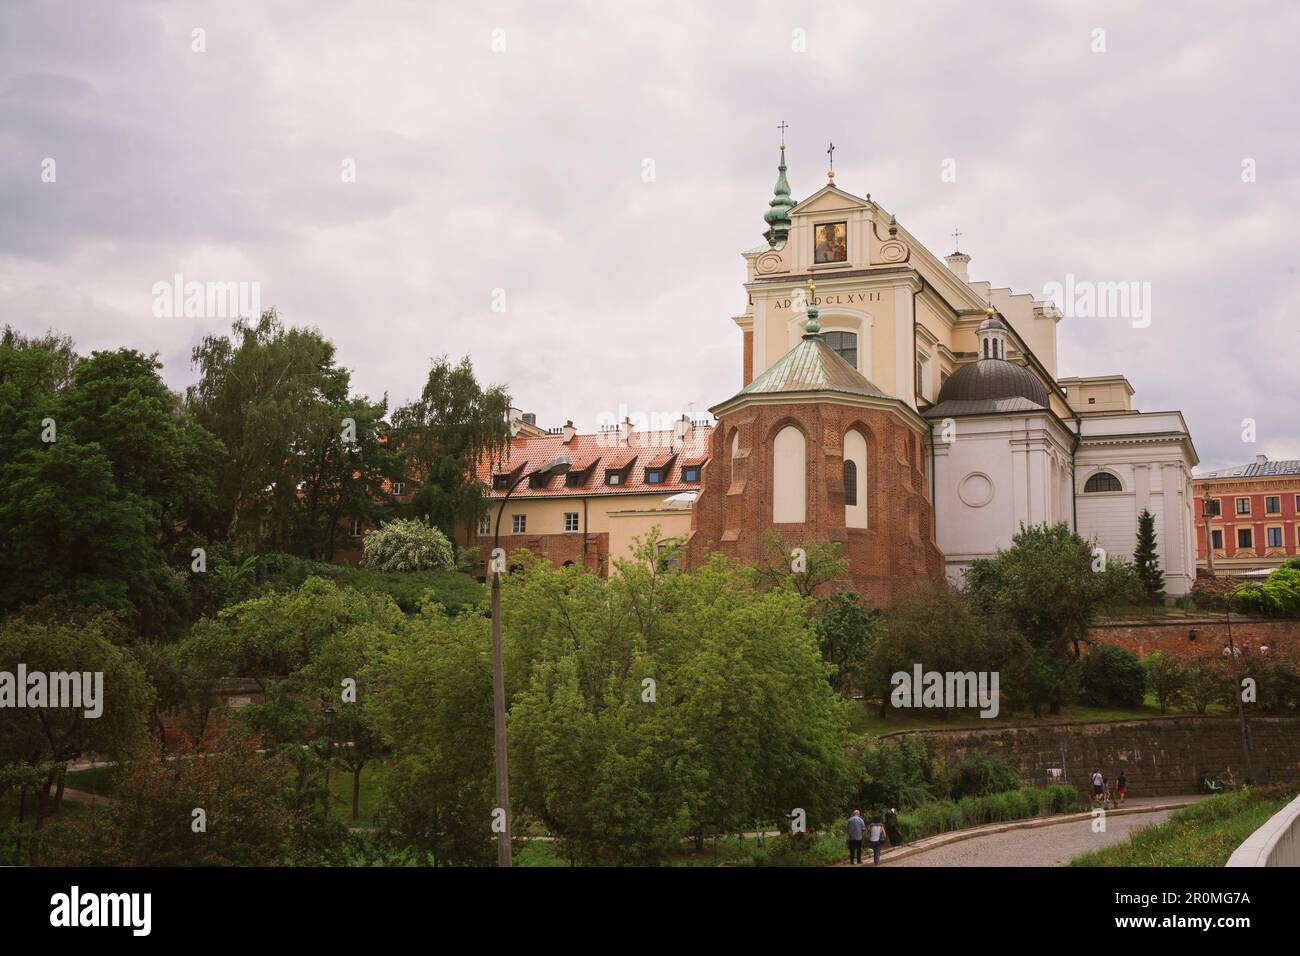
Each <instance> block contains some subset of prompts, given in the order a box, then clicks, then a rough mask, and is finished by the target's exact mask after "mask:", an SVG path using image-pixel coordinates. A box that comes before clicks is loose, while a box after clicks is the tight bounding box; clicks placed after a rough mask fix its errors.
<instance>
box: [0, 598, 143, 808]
mask: <svg viewBox="0 0 1300 956" xmlns="http://www.w3.org/2000/svg"><path fill="white" fill-rule="evenodd" d="M125 639H126V632H125V629H124V627H123V625H122V622H121V621H120V619H119V618H117V617H116V616H114V615H111V614H107V613H104V612H93V611H78V612H75V613H73V612H67V611H61V610H59V609H57V608H56V607H54V606H53V605H50V604H48V603H47V604H38V605H33V606H31V607H29V608H26V609H24V610H23V611H22V612H19V613H16V614H11V615H9V616H8V617H7V618H4V619H3V620H0V673H7V674H11V675H17V673H18V670H19V665H20V664H21V665H24V667H25V669H26V672H27V674H29V675H32V674H37V673H39V674H42V675H53V674H60V673H62V674H72V673H77V674H81V675H82V676H83V688H84V689H83V695H86V694H94V695H95V696H96V697H97V700H96V701H95V702H94V706H93V707H92V706H91V702H90V701H89V700H88V699H87V698H86V697H85V696H83V698H82V700H83V703H84V704H85V705H86V706H83V707H68V706H62V707H52V706H45V707H24V708H17V707H14V706H13V702H12V701H8V702H6V704H5V709H4V713H5V719H4V720H3V721H0V763H3V762H6V761H21V762H23V763H26V764H27V765H28V766H30V767H36V766H44V767H46V768H47V773H46V777H45V780H44V783H43V784H42V786H41V789H40V791H39V793H38V803H37V811H36V828H37V829H40V828H41V825H42V824H43V822H44V820H45V818H46V816H47V815H48V813H49V809H50V790H51V789H52V788H54V787H55V786H56V784H57V788H58V789H57V792H56V794H55V796H54V804H55V805H56V806H57V805H59V804H60V803H61V801H62V796H63V773H64V769H65V767H66V765H67V762H68V761H70V760H72V759H73V758H74V757H76V756H78V755H79V754H82V753H85V752H88V751H94V752H96V753H100V754H105V755H108V756H113V757H125V756H128V755H130V754H131V753H133V752H135V751H137V750H138V749H140V748H141V747H142V745H143V744H144V743H145V741H146V719H147V715H148V713H149V709H150V705H151V703H152V699H153V688H152V687H151V686H150V685H149V681H148V678H147V677H146V675H145V673H144V671H143V670H142V669H141V667H140V665H139V664H138V663H137V662H136V660H135V659H134V658H133V657H132V655H131V654H130V653H128V651H127V650H126V649H125V648H124V647H122V646H121V643H122V642H123V641H124V640H125ZM97 674H102V675H103V677H102V682H101V681H99V680H98V679H96V678H95V676H94V675H97ZM85 675H91V678H90V679H91V686H89V687H87V686H86V685H85V684H84V678H85ZM46 679H47V680H49V679H50V678H49V677H47V678H46ZM27 690H28V688H19V687H14V688H13V691H14V692H15V693H23V692H26V691H27ZM96 710H98V713H97V714H96V713H95V711H96ZM88 711H89V712H90V716H88V715H87V712H88Z"/></svg>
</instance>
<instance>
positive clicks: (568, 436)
mask: <svg viewBox="0 0 1300 956" xmlns="http://www.w3.org/2000/svg"><path fill="white" fill-rule="evenodd" d="M576 434H578V430H577V429H576V428H574V427H573V422H565V423H564V443H565V444H566V445H567V444H568V443H569V442H571V441H573V436H574V435H576Z"/></svg>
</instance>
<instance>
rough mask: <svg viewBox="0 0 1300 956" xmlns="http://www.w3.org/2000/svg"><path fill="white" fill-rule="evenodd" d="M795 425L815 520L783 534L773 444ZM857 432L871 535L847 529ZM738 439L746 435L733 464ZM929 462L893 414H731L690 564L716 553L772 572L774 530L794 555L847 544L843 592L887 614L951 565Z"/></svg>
mask: <svg viewBox="0 0 1300 956" xmlns="http://www.w3.org/2000/svg"><path fill="white" fill-rule="evenodd" d="M787 425H794V426H795V427H797V428H799V429H800V431H802V432H803V434H804V439H805V448H806V451H807V456H808V460H807V465H806V467H807V471H806V474H805V487H806V495H807V509H806V519H805V521H804V522H803V523H802V524H797V525H795V524H788V525H774V524H773V523H772V514H773V510H772V502H773V491H772V481H773V462H772V444H773V441H774V439H775V437H776V434H777V432H779V431H780V430H781V429H782V428H784V427H785V426H787ZM850 429H856V430H857V431H859V432H860V433H861V434H862V435H863V437H864V438H865V440H866V445H867V469H866V471H867V475H866V486H867V487H866V501H867V524H868V527H867V528H864V529H857V528H848V527H846V526H845V516H844V484H843V460H844V459H843V441H844V435H845V433H846V432H847V431H849V430H850ZM733 431H738V432H739V435H740V441H739V450H738V452H737V455H736V458H735V461H734V463H733V462H732V455H731V441H732V438H731V436H732V433H733ZM923 454H924V443H923V442H922V440H921V435H920V434H919V432H918V431H917V430H916V429H915V428H914V426H912V425H910V424H909V423H908V422H906V421H905V420H904V419H903V418H901V417H900V416H898V415H896V414H894V413H892V412H890V411H886V410H884V409H874V408H863V407H858V406H852V405H838V404H835V403H832V402H816V403H789V404H785V403H782V404H764V403H756V404H753V405H750V406H747V407H743V408H740V409H737V410H735V411H732V412H729V413H727V414H726V415H724V416H723V418H722V419H721V420H720V421H719V423H718V425H717V427H715V428H714V430H713V437H712V448H711V457H710V462H709V465H708V467H706V468H705V470H704V475H703V480H702V483H701V491H700V496H699V498H698V499H697V500H696V502H695V509H694V514H693V515H692V521H691V537H690V540H689V543H688V547H687V555H686V557H687V563H688V565H689V566H696V565H698V564H699V563H701V562H702V561H704V560H705V559H706V558H707V555H708V554H709V553H710V552H712V551H721V552H722V553H723V554H726V555H728V556H729V557H733V558H737V559H739V560H741V561H746V562H749V563H755V564H756V563H765V562H768V561H770V560H771V556H770V555H769V554H767V553H765V551H764V548H763V534H764V532H765V531H766V530H767V529H768V528H773V529H774V530H775V531H776V532H777V533H778V534H779V536H780V537H781V539H782V541H783V542H784V544H785V545H786V546H788V547H794V546H796V545H798V544H801V543H806V542H812V541H819V542H820V541H839V542H842V544H843V546H844V553H845V555H846V557H848V559H849V563H850V580H849V581H846V582H843V584H845V585H851V586H852V587H853V588H854V590H856V591H857V592H858V593H859V594H861V595H863V596H865V597H867V598H869V599H871V600H872V601H873V602H874V603H876V604H877V605H883V604H886V603H888V602H889V601H890V600H892V598H893V597H894V596H895V595H896V594H897V593H899V592H900V591H901V590H903V589H904V588H906V587H909V586H911V585H913V584H914V583H915V582H916V581H917V580H920V579H926V578H929V579H934V578H938V577H939V576H940V575H941V574H942V573H943V555H942V554H941V553H940V551H939V549H938V547H937V546H936V545H935V543H934V541H933V539H932V537H931V527H932V524H931V506H930V502H929V500H928V499H927V498H926V496H925V491H926V485H925V472H924V469H923V463H922V456H923Z"/></svg>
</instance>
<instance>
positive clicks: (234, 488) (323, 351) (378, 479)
mask: <svg viewBox="0 0 1300 956" xmlns="http://www.w3.org/2000/svg"><path fill="white" fill-rule="evenodd" d="M192 357H193V362H194V364H195V365H196V366H197V367H198V370H199V381H198V383H197V384H195V385H193V386H191V387H190V389H189V391H188V393H187V401H188V403H189V406H190V407H191V408H192V409H193V412H194V415H195V417H196V419H197V420H198V421H199V423H200V424H202V425H203V426H204V427H206V428H207V429H208V430H209V431H210V432H211V433H212V434H214V435H216V436H217V437H218V438H219V439H220V440H221V442H222V443H223V445H224V447H225V449H226V455H225V457H224V459H223V465H222V467H221V469H220V470H219V472H218V474H217V478H216V486H217V509H216V515H217V521H216V528H215V529H214V533H215V535H216V536H217V537H219V538H221V539H228V540H232V541H244V542H248V543H251V544H252V545H255V546H256V547H258V548H259V549H260V550H275V551H291V550H295V549H296V550H298V551H299V552H300V553H303V554H306V555H308V556H311V557H332V555H333V548H334V545H335V543H336V542H335V536H336V534H337V525H338V523H339V520H340V519H341V517H342V516H343V515H345V514H347V513H349V512H351V513H353V515H354V516H356V517H359V518H364V517H366V516H367V515H368V510H369V507H370V502H371V494H370V492H368V491H367V488H371V489H373V488H376V487H378V486H379V485H381V484H382V481H383V479H384V478H385V476H386V472H387V471H388V470H389V465H390V464H391V463H390V460H389V453H388V452H387V450H386V449H385V446H384V442H383V441H382V440H381V436H382V434H383V433H384V431H385V430H386V429H385V426H384V423H383V412H384V409H385V407H386V401H384V402H379V403H371V402H369V401H368V400H367V399H364V398H354V397H352V396H350V395H349V382H350V376H349V373H348V371H347V369H345V368H342V367H341V366H339V365H338V364H337V358H336V355H335V350H334V346H333V345H332V344H331V343H330V342H329V341H328V340H326V339H325V338H324V337H323V336H321V334H320V333H319V332H318V331H316V330H315V329H300V328H292V327H285V326H284V324H283V323H282V322H281V321H280V319H279V317H278V316H277V315H276V314H275V312H274V311H269V312H266V313H264V314H263V315H262V316H261V317H260V318H259V319H257V320H256V321H249V320H247V319H240V320H238V321H237V322H235V323H234V326H233V334H232V335H231V336H230V337H226V336H215V335H212V336H208V337H206V338H204V339H203V341H202V342H201V343H200V344H199V345H198V346H196V347H195V348H194V351H193V356H192ZM349 420H350V421H349ZM358 511H361V512H363V513H362V514H355V513H356V512H358Z"/></svg>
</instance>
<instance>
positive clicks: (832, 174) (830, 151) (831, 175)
mask: <svg viewBox="0 0 1300 956" xmlns="http://www.w3.org/2000/svg"><path fill="white" fill-rule="evenodd" d="M826 155H827V156H829V157H830V161H831V168H830V171H829V172H827V173H826V175H827V177H829V178H830V179H834V178H835V144H834V143H831V145H830V146H829V147H828V148H827V150H826Z"/></svg>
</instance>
